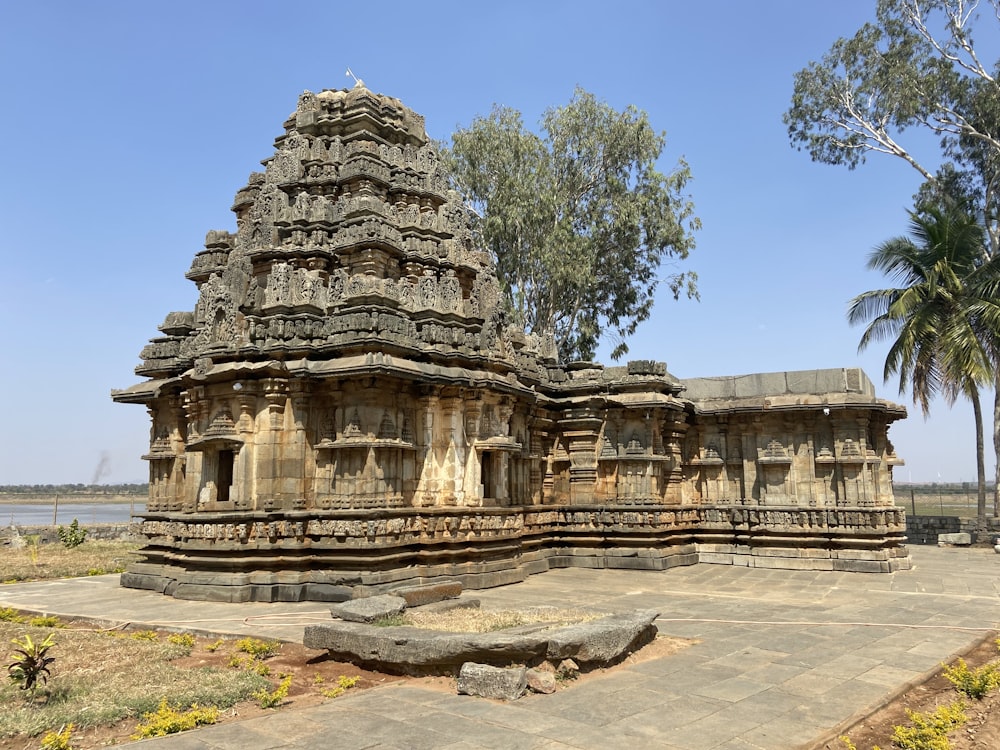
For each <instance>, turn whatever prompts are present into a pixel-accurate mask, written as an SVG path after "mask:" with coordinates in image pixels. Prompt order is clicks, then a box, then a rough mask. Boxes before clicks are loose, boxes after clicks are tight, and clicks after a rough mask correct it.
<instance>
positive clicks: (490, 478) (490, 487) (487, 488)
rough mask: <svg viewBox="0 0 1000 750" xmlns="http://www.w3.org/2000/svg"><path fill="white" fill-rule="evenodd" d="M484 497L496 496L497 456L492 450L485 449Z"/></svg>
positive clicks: (483, 470) (483, 469) (483, 468)
mask: <svg viewBox="0 0 1000 750" xmlns="http://www.w3.org/2000/svg"><path fill="white" fill-rule="evenodd" d="M482 476H483V497H484V498H487V497H496V456H495V454H494V453H493V452H492V451H483V465H482Z"/></svg>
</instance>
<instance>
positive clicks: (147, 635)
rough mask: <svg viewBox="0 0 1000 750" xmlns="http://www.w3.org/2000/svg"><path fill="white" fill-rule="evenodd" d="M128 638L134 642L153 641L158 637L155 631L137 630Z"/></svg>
mask: <svg viewBox="0 0 1000 750" xmlns="http://www.w3.org/2000/svg"><path fill="white" fill-rule="evenodd" d="M129 637H130V638H131V639H132V640H134V641H155V640H157V639H158V638H159V637H160V636H159V635H158V634H157V633H156V631H155V630H137V631H135V632H134V633H132V634H130V635H129Z"/></svg>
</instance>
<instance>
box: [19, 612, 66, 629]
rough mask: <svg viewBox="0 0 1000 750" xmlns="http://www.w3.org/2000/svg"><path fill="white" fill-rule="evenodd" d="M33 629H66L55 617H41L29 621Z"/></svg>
mask: <svg viewBox="0 0 1000 750" xmlns="http://www.w3.org/2000/svg"><path fill="white" fill-rule="evenodd" d="M28 624H29V625H31V626H32V627H33V628H64V627H66V626H65V625H64V624H63V622H62V621H61V620H60V619H59V618H58V617H56V616H55V615H39V616H38V617H32V618H31V619H30V620H28Z"/></svg>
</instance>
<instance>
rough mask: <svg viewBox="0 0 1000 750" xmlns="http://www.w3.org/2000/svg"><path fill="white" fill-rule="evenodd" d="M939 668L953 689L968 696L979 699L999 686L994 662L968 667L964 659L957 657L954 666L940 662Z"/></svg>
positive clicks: (998, 671) (998, 672)
mask: <svg viewBox="0 0 1000 750" xmlns="http://www.w3.org/2000/svg"><path fill="white" fill-rule="evenodd" d="M941 669H942V671H943V673H944V676H945V677H946V678H948V681H949V682H951V684H952V685H954V686H955V689H956V690H957V691H958V692H960V693H961V694H962V695H964V696H966V697H968V698H975V699H977V700H978V699H979V698H982V697H983V696H984V695H986V694H987V693H988V692H990V691H991V690H993V689H994V688H996V687H998V686H1000V669H998V668H997V665H996V664H984V665H983V666H981V667H978V668H976V669H969V666H968V665H967V664H966V663H965V659H962V658H959V660H958V662H956V663H955V665H954V666H949V665H947V664H942V665H941Z"/></svg>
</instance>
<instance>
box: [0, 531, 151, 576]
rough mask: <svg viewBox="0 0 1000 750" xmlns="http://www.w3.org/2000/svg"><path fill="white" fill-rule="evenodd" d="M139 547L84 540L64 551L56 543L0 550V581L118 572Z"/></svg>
mask: <svg viewBox="0 0 1000 750" xmlns="http://www.w3.org/2000/svg"><path fill="white" fill-rule="evenodd" d="M138 548H139V545H137V544H131V543H129V542H102V541H86V542H84V543H83V544H81V545H80V546H78V547H73V548H72V549H67V548H66V547H64V546H63V545H62V544H60V543H52V544H32V543H30V542H29V544H27V545H25V546H24V547H10V546H4V547H0V582H2V583H17V582H18V581H37V580H46V579H52V578H77V577H80V576H87V575H103V574H105V573H120V572H121V571H122V570H124V569H125V565H126V563H127V562H128V561H129V559H130V558H131V556H132V555H133V554H134V553H135V551H136V550H137V549H138Z"/></svg>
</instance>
